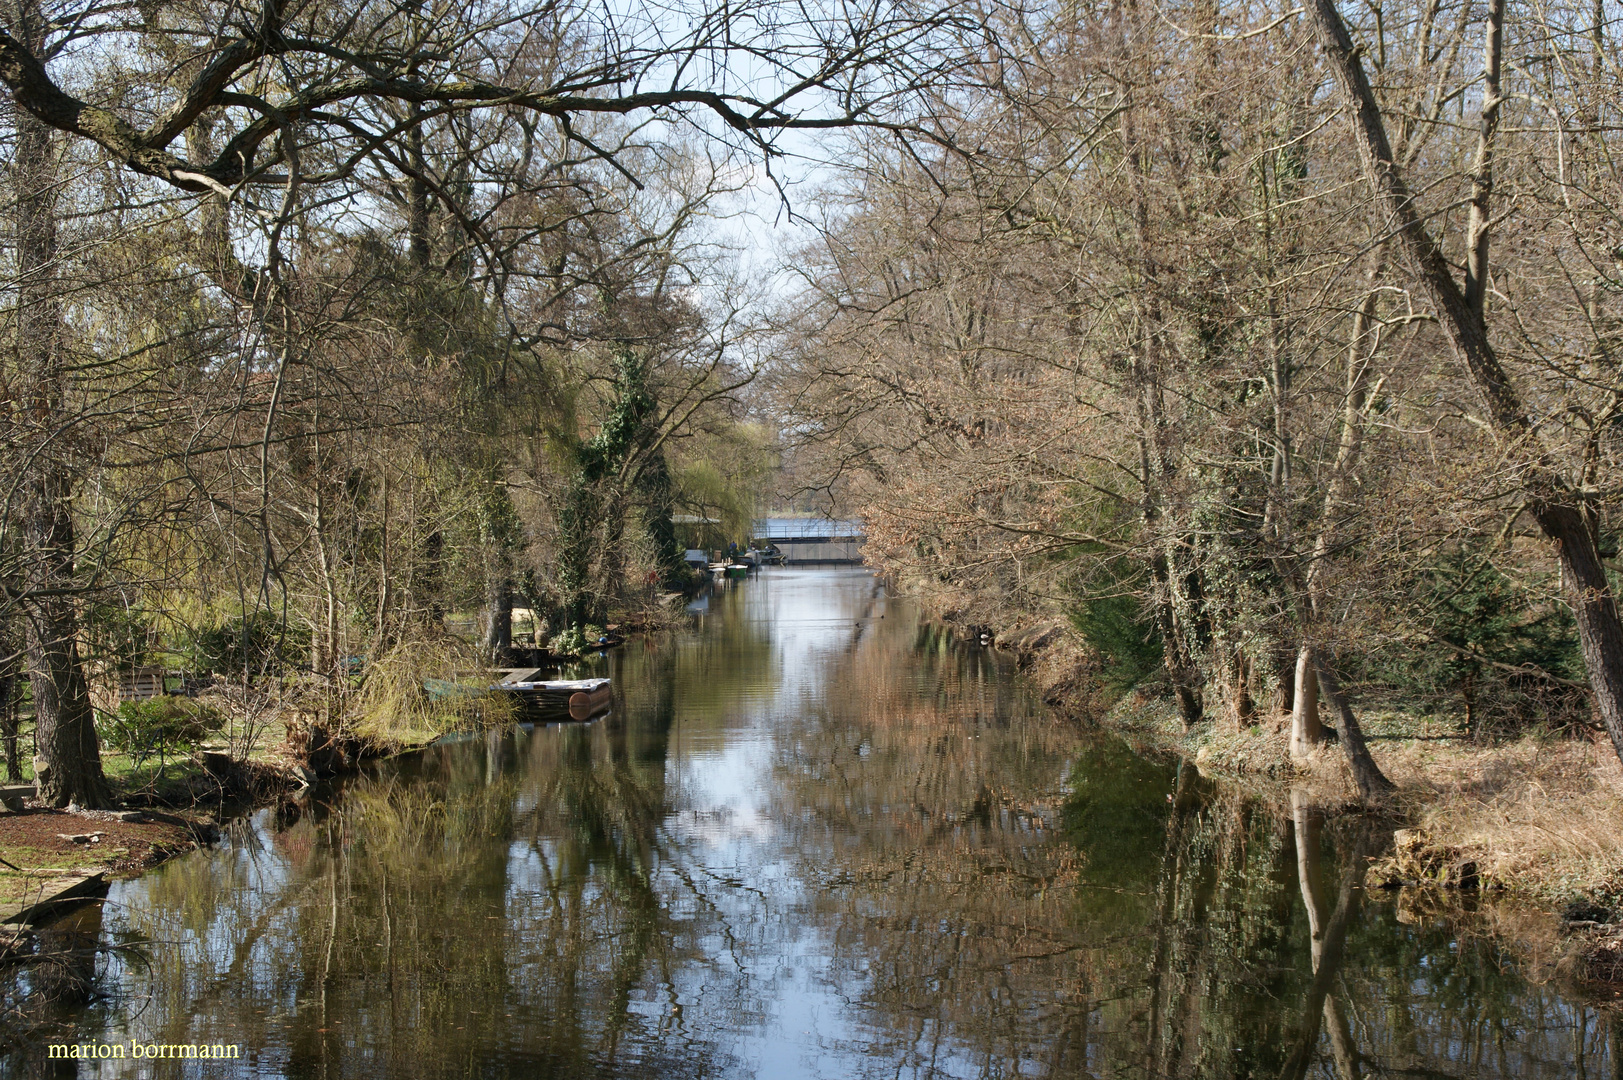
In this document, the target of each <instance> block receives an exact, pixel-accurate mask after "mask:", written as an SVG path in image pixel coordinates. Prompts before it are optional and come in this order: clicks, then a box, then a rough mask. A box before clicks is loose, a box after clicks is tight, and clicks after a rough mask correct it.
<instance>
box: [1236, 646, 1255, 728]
mask: <svg viewBox="0 0 1623 1080" xmlns="http://www.w3.org/2000/svg"><path fill="white" fill-rule="evenodd" d="M1231 678H1232V679H1233V685H1232V687H1231V689H1232V690H1233V697H1232V700H1233V703H1234V719H1235V722H1236V723H1237V724H1239V726H1240V727H1242V728H1244V727H1249V726H1251V725H1252V724H1255V723H1256V722H1257V703H1256V702H1255V701H1253V700H1252V699H1251V664H1250V662H1249V661H1248V660H1247V659H1246V655H1245V650H1244V649H1242V648H1240V647H1238V646H1236V647H1235V649H1234V662H1233V667H1232V669H1231Z"/></svg>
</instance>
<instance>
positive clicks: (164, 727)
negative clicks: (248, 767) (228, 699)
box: [104, 694, 225, 765]
mask: <svg viewBox="0 0 1623 1080" xmlns="http://www.w3.org/2000/svg"><path fill="white" fill-rule="evenodd" d="M224 727H225V717H224V716H223V715H221V713H220V711H219V710H218V709H215V708H213V707H211V706H208V705H204V704H202V703H201V702H197V701H193V700H192V699H191V698H185V697H178V696H175V695H172V694H163V695H160V696H158V697H154V698H148V699H146V700H145V701H126V702H124V703H123V704H122V705H120V706H119V707H118V712H117V713H116V714H115V715H114V716H113V718H112V720H111V721H110V722H109V723H108V724H107V730H106V731H105V732H104V735H105V737H106V739H107V742H108V744H109V745H111V746H112V747H113V748H114V749H116V750H121V751H123V752H124V753H126V754H128V755H129V756H130V759H131V760H132V761H134V762H135V763H136V764H137V765H139V764H141V763H142V762H144V761H146V760H147V759H148V758H153V757H155V758H157V759H158V760H159V761H160V762H161V761H163V760H164V759H166V758H171V757H175V756H177V755H178V754H181V753H189V752H191V751H192V750H195V749H196V748H197V746H198V744H199V743H201V742H202V741H203V740H204V739H206V738H208V737H209V736H210V735H212V734H214V733H215V732H217V731H220V730H221V729H222V728H224Z"/></svg>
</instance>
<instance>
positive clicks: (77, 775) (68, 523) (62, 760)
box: [13, 0, 111, 808]
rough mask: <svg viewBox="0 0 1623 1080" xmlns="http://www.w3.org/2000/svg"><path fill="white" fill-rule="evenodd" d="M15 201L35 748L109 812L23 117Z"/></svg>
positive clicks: (81, 795)
mask: <svg viewBox="0 0 1623 1080" xmlns="http://www.w3.org/2000/svg"><path fill="white" fill-rule="evenodd" d="M14 10H15V12H16V16H17V17H16V19H15V24H16V27H17V31H18V33H19V36H20V37H21V38H22V39H23V41H24V43H25V44H26V45H27V46H28V47H29V48H31V49H33V50H34V51H35V53H36V55H41V54H43V52H44V49H43V45H44V36H45V25H46V24H45V20H44V17H43V15H42V12H41V11H40V6H39V3H38V2H37V0H33V2H27V3H19V4H18V5H17V6H16V8H15V9H14ZM13 177H14V179H13V183H14V184H15V190H14V195H15V198H16V206H17V264H18V265H17V269H18V279H19V286H18V290H17V331H16V345H17V369H18V372H19V373H20V375H21V376H22V379H21V381H22V384H23V385H22V393H21V394H20V395H19V397H20V401H19V405H20V406H21V407H22V409H23V410H24V411H25V413H26V420H25V421H24V426H25V427H26V428H27V429H30V430H29V431H28V435H29V436H30V437H31V438H32V439H33V440H34V441H35V442H36V443H37V444H39V450H38V452H36V453H33V454H31V455H30V463H29V465H28V467H27V471H26V472H25V474H24V475H23V477H22V481H21V484H20V488H21V493H22V499H21V506H20V511H21V514H20V517H21V521H20V523H19V524H20V529H19V530H18V531H19V532H20V533H21V534H22V540H23V544H24V546H25V553H26V558H27V569H26V572H25V573H26V589H27V595H26V597H25V601H24V616H25V619H26V623H27V631H26V635H27V650H28V667H29V678H30V682H31V683H32V685H33V691H34V726H35V735H34V738H35V742H36V743H37V745H38V747H39V751H38V753H39V758H40V759H41V762H42V765H43V771H42V772H40V773H39V774H38V775H37V778H36V779H37V782H38V784H39V794H40V798H42V799H43V800H45V801H46V802H47V803H49V804H50V805H52V806H66V805H68V804H69V803H76V804H78V805H79V806H83V807H87V808H102V807H105V806H107V805H108V804H109V803H110V802H111V795H110V792H109V791H108V788H107V780H106V777H105V776H103V774H102V768H101V749H100V746H99V745H98V743H97V741H96V727H95V721H94V714H93V712H92V711H91V708H90V695H89V693H88V690H87V687H86V686H85V678H84V672H83V671H82V670H81V668H80V665H79V620H78V612H77V611H76V609H75V606H74V603H75V599H74V580H73V577H74V528H73V503H72V499H73V469H72V463H71V461H70V460H68V458H67V455H68V454H70V453H71V442H72V440H71V439H67V438H64V437H63V432H62V428H63V427H64V426H65V425H67V424H69V423H71V418H70V417H69V416H68V415H67V401H66V397H67V392H66V385H65V384H66V378H65V375H64V373H63V370H62V357H61V338H62V298H61V295H60V291H59V290H58V288H57V282H56V259H57V250H56V218H55V213H56V206H55V201H56V199H55V195H56V189H57V183H58V177H57V169H56V158H55V148H54V147H53V145H52V139H51V134H50V130H49V129H48V128H46V127H45V126H44V125H43V124H41V123H40V122H39V121H37V120H35V119H34V118H33V117H32V116H30V115H27V114H25V113H23V112H21V111H18V113H17V146H16V158H15V161H14V163H13Z"/></svg>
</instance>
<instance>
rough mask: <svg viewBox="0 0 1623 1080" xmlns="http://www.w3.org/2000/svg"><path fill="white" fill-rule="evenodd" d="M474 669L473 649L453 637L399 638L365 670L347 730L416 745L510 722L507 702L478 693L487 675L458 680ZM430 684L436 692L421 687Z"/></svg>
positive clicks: (377, 739) (379, 740) (384, 741)
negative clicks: (469, 730) (465, 731)
mask: <svg viewBox="0 0 1623 1080" xmlns="http://www.w3.org/2000/svg"><path fill="white" fill-rule="evenodd" d="M478 667H479V665H478V659H477V656H476V655H475V653H474V651H473V650H472V649H471V648H470V647H469V646H468V645H467V644H466V643H464V642H461V641H459V640H458V639H456V638H454V637H450V636H445V637H435V638H426V639H425V638H411V639H407V640H405V641H402V642H401V643H400V644H398V645H396V646H395V647H394V648H392V649H390V650H389V651H388V652H387V653H385V654H383V655H382V656H380V657H378V659H377V660H376V661H375V662H374V663H373V664H372V665H371V666H370V667H369V668H368V669H367V672H366V679H365V681H364V682H363V683H362V684H361V688H360V690H359V691H358V692H357V693H356V695H355V698H354V700H353V702H352V703H351V704H350V707H349V709H348V710H347V714H346V716H345V728H346V729H347V731H348V732H349V733H350V734H351V735H354V736H356V737H359V738H363V739H370V740H372V741H374V742H377V743H380V744H389V743H419V742H427V741H428V740H430V739H433V738H436V737H437V736H440V735H443V734H445V733H446V732H448V731H455V730H459V729H467V728H476V727H488V726H492V725H496V724H505V723H509V722H511V721H512V719H513V712H512V704H511V702H510V701H508V700H507V699H506V698H505V697H502V696H499V695H496V694H489V693H482V692H480V688H481V687H482V686H486V685H488V684H489V682H490V678H489V677H488V676H486V677H483V678H474V679H471V680H469V679H459V677H458V675H459V673H461V672H466V671H469V670H476V669H478ZM429 683H433V684H434V685H436V686H437V687H438V689H439V691H440V692H439V693H438V694H437V695H436V694H431V693H429V692H428V690H427V689H426V688H425V684H429Z"/></svg>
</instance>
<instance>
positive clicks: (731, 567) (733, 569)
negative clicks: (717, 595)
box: [726, 562, 750, 578]
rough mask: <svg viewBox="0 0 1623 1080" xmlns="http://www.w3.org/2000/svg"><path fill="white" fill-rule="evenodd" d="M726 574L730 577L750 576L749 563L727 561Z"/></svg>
mask: <svg viewBox="0 0 1623 1080" xmlns="http://www.w3.org/2000/svg"><path fill="white" fill-rule="evenodd" d="M726 575H727V576H728V577H730V578H741V577H749V576H750V567H749V563H741V562H737V563H728V564H727V568H726Z"/></svg>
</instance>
